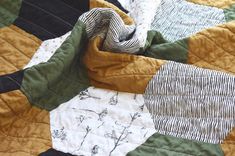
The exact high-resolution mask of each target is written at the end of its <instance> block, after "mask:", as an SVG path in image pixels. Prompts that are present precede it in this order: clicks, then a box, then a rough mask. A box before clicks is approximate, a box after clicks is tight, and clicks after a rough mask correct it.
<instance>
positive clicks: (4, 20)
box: [0, 0, 22, 28]
mask: <svg viewBox="0 0 235 156" xmlns="http://www.w3.org/2000/svg"><path fill="white" fill-rule="evenodd" d="M21 2H22V0H0V28H1V27H5V26H8V25H10V24H12V23H13V22H14V20H15V19H16V18H17V17H18V13H19V11H20V7H21Z"/></svg>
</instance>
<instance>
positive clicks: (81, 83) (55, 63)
mask: <svg viewBox="0 0 235 156" xmlns="http://www.w3.org/2000/svg"><path fill="white" fill-rule="evenodd" d="M87 41H88V39H87V34H86V31H85V25H84V24H83V23H82V22H81V21H78V22H77V23H76V25H75V26H74V28H73V30H72V33H71V35H70V36H69V37H68V38H67V39H66V41H65V42H64V43H63V44H62V45H61V47H60V48H59V49H57V51H56V53H55V54H54V55H53V56H52V57H51V59H50V60H49V61H48V62H46V63H40V64H38V65H35V66H33V67H31V68H28V69H26V70H25V72H24V78H23V81H22V86H21V90H22V91H23V92H24V93H25V94H26V96H27V97H28V99H29V101H30V102H31V104H32V105H35V106H38V107H40V108H43V109H46V110H49V111H50V110H52V109H54V108H56V107H57V106H59V105H60V104H61V103H63V102H66V101H68V100H70V99H71V98H72V97H74V96H75V95H77V94H78V93H79V92H80V91H82V90H84V89H86V88H87V87H88V86H89V80H88V76H87V73H86V70H85V67H84V65H83V63H82V56H83V54H84V52H85V47H86V45H87Z"/></svg>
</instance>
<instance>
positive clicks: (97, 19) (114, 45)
mask: <svg viewBox="0 0 235 156" xmlns="http://www.w3.org/2000/svg"><path fill="white" fill-rule="evenodd" d="M79 20H81V21H82V22H83V23H85V25H86V31H87V34H88V37H89V38H91V37H94V36H97V35H99V36H102V37H103V38H105V40H104V44H103V50H106V51H112V52H127V53H136V52H138V51H139V49H140V43H139V40H138V38H137V37H132V35H133V33H134V31H135V25H125V23H124V22H123V20H122V19H121V17H120V16H119V15H118V14H117V13H116V12H115V11H114V10H113V9H109V8H95V9H92V10H91V11H89V12H87V13H85V14H83V15H82V16H80V18H79Z"/></svg>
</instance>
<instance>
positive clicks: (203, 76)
mask: <svg viewBox="0 0 235 156" xmlns="http://www.w3.org/2000/svg"><path fill="white" fill-rule="evenodd" d="M234 82H235V77H234V76H231V75H229V74H226V73H222V72H217V71H212V70H207V69H201V68H197V67H194V66H191V65H184V64H180V63H175V62H170V61H169V63H167V64H165V65H163V66H162V67H161V68H160V70H159V71H158V73H157V74H156V75H155V76H154V78H153V79H152V80H151V81H150V83H149V84H148V86H147V88H146V91H145V94H144V98H145V103H146V105H147V107H148V109H149V111H150V113H151V114H152V116H153V120H154V123H155V128H156V130H157V131H158V132H159V133H162V134H169V135H173V136H176V137H182V138H186V139H193V140H198V141H204V142H208V143H220V142H222V141H223V139H224V138H225V137H226V135H227V134H228V133H229V132H230V131H231V129H232V128H233V127H234V124H235V107H234V104H235V92H234V90H235V84H234Z"/></svg>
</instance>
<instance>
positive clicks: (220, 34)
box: [188, 22, 235, 73]
mask: <svg viewBox="0 0 235 156" xmlns="http://www.w3.org/2000/svg"><path fill="white" fill-rule="evenodd" d="M234 28H235V22H229V23H226V24H223V25H220V26H217V27H214V28H210V29H207V30H204V31H202V32H200V33H198V34H196V35H194V36H192V37H190V40H189V54H188V63H189V64H197V65H199V66H201V67H206V68H213V69H218V68H220V69H219V70H223V71H226V72H231V73H234V72H235V67H234V63H235V61H234V59H235V53H234V47H235V38H234V30H235V29H234ZM208 64H210V66H208Z"/></svg>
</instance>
